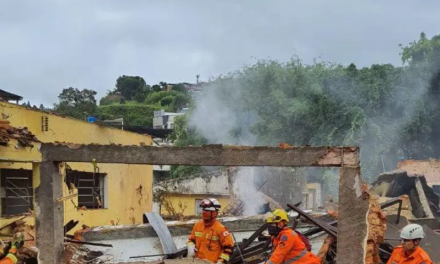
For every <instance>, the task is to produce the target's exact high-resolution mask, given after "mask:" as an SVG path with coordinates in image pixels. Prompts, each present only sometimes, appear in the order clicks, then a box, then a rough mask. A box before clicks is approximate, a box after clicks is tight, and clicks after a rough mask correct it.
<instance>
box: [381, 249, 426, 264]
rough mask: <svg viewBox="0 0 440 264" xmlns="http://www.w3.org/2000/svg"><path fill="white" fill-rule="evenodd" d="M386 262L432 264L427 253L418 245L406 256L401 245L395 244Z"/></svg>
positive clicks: (388, 263)
mask: <svg viewBox="0 0 440 264" xmlns="http://www.w3.org/2000/svg"><path fill="white" fill-rule="evenodd" d="M387 264H433V262H432V261H431V259H430V258H429V256H428V253H426V252H425V251H424V250H423V249H421V248H420V247H417V248H416V250H415V251H414V252H413V253H412V254H411V255H409V256H408V257H406V256H405V251H404V250H403V247H402V246H397V247H395V248H394V250H393V253H392V254H391V257H390V259H389V260H388V262H387Z"/></svg>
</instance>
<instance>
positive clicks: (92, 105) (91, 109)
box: [54, 87, 97, 119]
mask: <svg viewBox="0 0 440 264" xmlns="http://www.w3.org/2000/svg"><path fill="white" fill-rule="evenodd" d="M95 96H96V91H93V90H89V89H83V90H79V89H77V88H73V87H69V88H65V89H63V91H62V92H61V93H60V95H59V96H58V98H59V103H58V104H55V105H54V110H55V111H56V112H57V113H60V114H64V115H67V116H70V117H74V118H78V119H86V118H87V117H88V116H90V115H94V114H95V113H96V112H97V105H96V99H95Z"/></svg>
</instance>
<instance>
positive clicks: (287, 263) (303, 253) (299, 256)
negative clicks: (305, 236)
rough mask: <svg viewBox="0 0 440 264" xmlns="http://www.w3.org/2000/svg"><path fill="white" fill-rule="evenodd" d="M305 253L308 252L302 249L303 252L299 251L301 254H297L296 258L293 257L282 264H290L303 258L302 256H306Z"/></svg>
mask: <svg viewBox="0 0 440 264" xmlns="http://www.w3.org/2000/svg"><path fill="white" fill-rule="evenodd" d="M307 252H308V251H307V250H305V249H304V250H303V251H301V253H299V255H298V256H296V257H293V258H291V259H289V260H286V261H284V262H283V264H292V263H293V262H295V261H297V260H298V259H300V258H302V257H304V256H305V255H306V254H307Z"/></svg>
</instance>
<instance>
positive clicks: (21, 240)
mask: <svg viewBox="0 0 440 264" xmlns="http://www.w3.org/2000/svg"><path fill="white" fill-rule="evenodd" d="M24 239H25V237H24V235H23V234H20V235H17V236H16V237H14V240H12V246H15V248H17V249H20V248H21V247H22V246H23V245H24Z"/></svg>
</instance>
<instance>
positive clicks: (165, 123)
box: [153, 109, 185, 129]
mask: <svg viewBox="0 0 440 264" xmlns="http://www.w3.org/2000/svg"><path fill="white" fill-rule="evenodd" d="M183 110H185V109H183ZM184 114H185V112H184V111H182V113H170V112H165V110H164V109H161V110H159V111H154V117H153V128H155V129H160V128H165V129H173V128H174V119H175V117H177V116H181V115H184Z"/></svg>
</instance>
